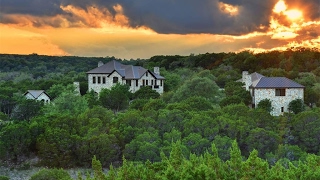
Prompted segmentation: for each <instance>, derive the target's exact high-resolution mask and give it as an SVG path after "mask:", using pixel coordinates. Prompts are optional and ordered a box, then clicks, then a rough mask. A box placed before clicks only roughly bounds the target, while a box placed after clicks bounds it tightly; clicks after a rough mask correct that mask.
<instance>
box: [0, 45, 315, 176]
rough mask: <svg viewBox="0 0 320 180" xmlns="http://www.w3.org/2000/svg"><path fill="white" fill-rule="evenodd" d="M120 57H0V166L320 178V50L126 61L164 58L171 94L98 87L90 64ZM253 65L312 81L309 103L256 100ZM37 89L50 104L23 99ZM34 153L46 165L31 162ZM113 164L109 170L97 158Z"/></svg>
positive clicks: (162, 66) (308, 86) (143, 173)
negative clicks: (274, 108)
mask: <svg viewBox="0 0 320 180" xmlns="http://www.w3.org/2000/svg"><path fill="white" fill-rule="evenodd" d="M113 59H115V58H114V57H105V58H103V57H101V58H96V57H94V58H85V57H71V56H66V57H54V56H40V55H36V54H32V55H6V54H2V55H0V165H3V166H9V167H11V166H12V167H17V166H18V167H25V166H27V167H29V166H33V165H37V166H46V167H51V168H71V167H91V166H92V167H93V170H94V177H95V178H96V179H108V178H110V179H112V177H114V178H113V179H115V178H119V179H124V178H127V179H139V178H140V179H150V177H155V179H157V178H160V177H167V178H168V179H170V178H169V177H176V179H179V177H180V178H184V177H185V178H187V177H189V178H190V179H196V178H198V179H206V178H207V177H208V178H207V179H210V178H212V179H240V178H244V179H251V178H252V176H253V175H255V174H257V173H258V174H259V173H260V174H262V176H261V178H260V179H265V177H268V178H270V179H273V178H272V177H278V176H279V177H287V178H289V179H300V178H301V177H303V176H304V175H305V176H306V177H307V178H309V179H313V178H315V177H316V178H320V172H319V171H320V170H319V169H320V158H319V156H320V138H319V137H320V108H319V107H320V93H319V92H320V51H319V50H317V49H301V48H300V49H288V50H287V51H284V52H279V51H274V52H268V53H260V54H252V53H250V52H247V51H244V52H240V53H206V54H199V55H194V54H191V55H189V56H178V55H177V56H154V57H152V58H150V59H143V60H142V59H139V60H122V63H124V64H132V65H139V66H143V67H145V68H148V69H150V70H153V67H155V66H159V67H160V73H161V75H162V76H164V77H165V78H166V80H165V83H164V86H165V93H164V94H163V95H161V96H160V95H159V94H157V93H156V92H155V91H152V90H150V89H149V88H142V89H140V90H139V91H137V92H136V93H130V92H129V91H128V87H127V86H125V85H120V84H118V85H116V86H114V87H113V88H112V89H110V90H104V91H102V92H101V93H100V97H98V96H97V95H96V94H95V93H94V92H92V91H91V92H89V91H88V84H87V76H86V72H87V71H89V70H91V69H93V68H95V67H96V66H97V64H98V61H103V62H104V63H106V62H107V61H110V60H113ZM118 60H120V59H118ZM244 70H246V71H249V72H250V73H252V72H258V73H260V74H262V75H265V76H285V77H288V78H290V79H292V80H295V81H296V82H298V83H300V84H302V85H304V86H305V98H304V102H303V103H304V107H303V108H301V109H299V110H297V111H293V112H291V113H286V114H284V115H283V116H279V117H273V116H271V115H270V114H269V113H268V111H267V110H266V109H265V108H258V109H250V108H248V106H247V105H248V104H249V103H250V101H251V100H250V95H249V94H248V92H246V91H245V90H244V89H242V87H241V86H242V84H240V83H236V82H235V81H236V80H237V79H240V78H241V72H242V71H244ZM75 81H77V82H80V88H81V95H78V94H76V93H75V91H74V86H73V85H72V84H73V82H75ZM29 89H43V90H46V92H47V93H48V94H49V95H50V97H51V98H52V99H53V100H52V102H53V103H51V104H49V105H44V104H42V102H37V101H32V100H26V99H25V98H23V96H22V94H23V93H24V92H26V91H27V90H29ZM110 102H112V103H110ZM129 102H130V103H129ZM31 157H37V158H39V161H37V164H31V165H30V164H26V162H28V163H29V161H27V160H28V159H29V158H31ZM93 157H94V158H93ZM110 165H113V166H112V168H111V170H110V173H108V177H106V175H105V174H103V173H102V172H100V169H101V168H100V166H101V167H106V168H109V167H110ZM114 167H120V168H119V169H118V168H116V169H114ZM253 167H255V168H254V169H252V168H253ZM235 168H236V169H235ZM237 168H238V169H237ZM249 169H250V170H249ZM62 171H63V170H62ZM55 172H57V173H60V172H58V171H55ZM127 172H130V173H131V174H125V173H127ZM251 172H252V173H251ZM299 172H300V174H299ZM301 172H305V173H301ZM307 172H308V173H311V174H310V176H309V174H308V173H307ZM312 172H314V173H312ZM45 173H50V172H45ZM250 173H251V174H250ZM61 174H64V173H63V172H61ZM272 174H273V175H272ZM130 177H132V178H130ZM213 177H216V178H213ZM87 179H90V178H89V177H88V178H87ZM171 179H174V178H171ZM283 179H285V178H283Z"/></svg>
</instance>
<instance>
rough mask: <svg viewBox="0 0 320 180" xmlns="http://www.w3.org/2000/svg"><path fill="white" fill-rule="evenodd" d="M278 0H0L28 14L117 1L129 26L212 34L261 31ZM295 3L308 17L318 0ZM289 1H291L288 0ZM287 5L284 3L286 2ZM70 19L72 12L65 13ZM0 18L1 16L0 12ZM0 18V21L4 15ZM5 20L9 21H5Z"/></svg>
mask: <svg viewBox="0 0 320 180" xmlns="http://www.w3.org/2000/svg"><path fill="white" fill-rule="evenodd" d="M277 1H278V0H262V1H257V0H201V1H195V0H180V1H179V0H152V1H151V0H107V1H100V0H91V1H89V0H50V1H48V0H28V1H26V0H0V4H1V9H0V10H1V13H3V14H30V15H35V16H53V15H55V14H65V12H63V11H62V9H61V8H60V5H63V6H66V5H74V6H76V7H80V8H82V9H86V8H87V7H88V6H95V7H97V8H107V9H108V10H109V11H110V12H111V13H112V14H113V15H115V14H116V12H115V11H114V10H113V6H115V5H117V4H120V5H121V6H122V7H123V10H124V15H125V16H127V17H128V19H129V23H130V26H132V27H140V26H147V27H149V28H151V29H153V30H154V31H156V32H158V33H178V34H187V33H215V34H238V35H240V34H244V33H249V32H252V31H263V30H262V29H260V28H259V27H261V26H268V25H269V18H270V14H271V13H272V8H273V7H274V4H275V3H276V2H277ZM293 1H294V2H295V3H296V4H299V3H301V4H305V5H306V4H308V7H307V6H306V8H308V9H309V10H310V11H311V12H308V13H309V14H310V17H313V18H316V17H317V13H318V14H319V8H318V9H317V8H315V7H319V0H303V1H302V0H293ZM219 2H222V3H227V4H231V5H234V6H237V7H238V8H239V14H238V15H235V16H231V15H230V14H227V13H223V12H222V11H220V9H219ZM290 3H291V1H290ZM287 4H288V3H287ZM67 17H68V20H70V21H72V15H68V16H67ZM0 18H1V15H0ZM0 21H1V22H2V23H4V21H5V18H1V19H0ZM7 21H9V20H7Z"/></svg>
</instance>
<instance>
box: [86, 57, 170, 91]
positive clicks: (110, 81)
mask: <svg viewBox="0 0 320 180" xmlns="http://www.w3.org/2000/svg"><path fill="white" fill-rule="evenodd" d="M87 75H88V89H89V91H91V90H93V91H95V92H96V93H100V91H101V90H102V89H103V88H106V89H110V88H111V87H112V86H114V85H115V84H116V83H120V84H127V85H129V87H130V91H131V92H133V93H134V92H136V91H137V90H139V89H140V88H141V87H143V86H148V87H150V88H151V89H153V90H155V91H157V92H158V93H159V94H162V93H163V89H164V80H165V78H164V77H162V76H161V75H160V70H159V67H155V68H154V72H152V71H150V70H148V69H145V68H143V67H141V66H132V65H124V64H121V63H120V62H118V61H114V60H113V61H109V62H108V63H106V64H103V63H102V62H99V63H98V67H97V68H95V69H92V70H90V71H88V72H87Z"/></svg>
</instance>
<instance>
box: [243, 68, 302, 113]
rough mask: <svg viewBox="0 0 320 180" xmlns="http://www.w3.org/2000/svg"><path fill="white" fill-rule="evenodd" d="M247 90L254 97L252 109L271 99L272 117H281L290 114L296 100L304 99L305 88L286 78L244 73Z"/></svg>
mask: <svg viewBox="0 0 320 180" xmlns="http://www.w3.org/2000/svg"><path fill="white" fill-rule="evenodd" d="M239 81H241V82H243V83H244V84H245V88H246V90H248V91H250V94H251V96H252V107H256V106H257V105H258V104H259V102H260V101H261V100H264V99H269V100H270V101H271V103H272V107H273V110H272V111H271V115H273V116H279V115H281V114H283V113H284V112H288V111H289V109H288V107H289V103H290V102H291V101H293V100H296V99H301V100H303V99H304V86H302V85H301V84H299V83H297V82H295V81H292V80H290V79H288V78H286V77H265V76H263V75H261V74H259V73H256V72H255V73H252V74H248V72H247V71H243V72H242V79H240V80H239Z"/></svg>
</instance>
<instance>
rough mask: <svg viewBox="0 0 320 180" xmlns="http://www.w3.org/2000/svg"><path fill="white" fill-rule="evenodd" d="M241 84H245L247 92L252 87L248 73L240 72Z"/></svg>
mask: <svg viewBox="0 0 320 180" xmlns="http://www.w3.org/2000/svg"><path fill="white" fill-rule="evenodd" d="M242 82H243V83H244V84H245V86H246V90H247V91H249V87H250V86H251V85H252V82H251V76H250V75H249V73H248V71H242Z"/></svg>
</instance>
